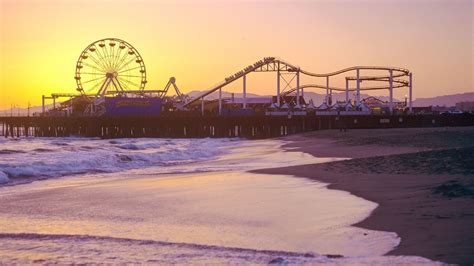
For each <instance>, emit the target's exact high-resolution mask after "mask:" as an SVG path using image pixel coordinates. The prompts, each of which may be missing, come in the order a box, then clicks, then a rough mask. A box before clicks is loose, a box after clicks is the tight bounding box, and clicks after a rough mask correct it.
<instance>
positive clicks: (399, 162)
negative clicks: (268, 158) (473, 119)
mask: <svg viewBox="0 0 474 266" xmlns="http://www.w3.org/2000/svg"><path fill="white" fill-rule="evenodd" d="M407 132H408V133H407ZM400 134H407V136H405V137H403V136H402V140H401V141H400V140H399V138H400V136H399V135H400ZM447 136H452V137H451V138H449V139H447V138H446V137H447ZM472 136H474V128H472V127H469V128H451V129H432V128H429V129H388V130H387V129H384V130H375V131H374V130H351V131H348V132H339V131H336V130H332V131H325V132H311V133H306V134H299V135H293V136H288V137H286V138H282V140H286V141H289V143H288V144H286V145H283V148H284V149H285V150H288V151H294V150H296V151H302V152H306V153H309V154H311V155H313V156H316V157H329V156H331V157H346V158H347V157H350V158H351V159H348V160H344V161H338V162H329V163H323V164H309V165H301V166H296V167H281V168H270V169H261V170H256V171H253V172H256V173H264V174H285V175H292V176H295V177H297V178H309V179H312V180H316V181H320V182H324V183H328V184H329V185H328V188H329V189H337V190H344V191H348V192H350V193H351V194H353V195H355V196H358V197H361V198H364V199H367V200H369V201H372V202H376V203H377V204H378V205H379V206H378V207H377V208H376V209H375V210H374V211H373V212H372V213H371V215H370V216H368V217H367V218H366V219H364V220H363V221H361V222H359V223H356V224H354V226H357V227H361V228H365V229H371V230H380V231H388V232H395V233H397V234H398V235H399V237H400V238H401V243H400V245H399V246H397V247H396V248H395V249H393V250H392V251H390V252H389V253H387V254H386V255H415V256H422V257H426V258H429V259H431V260H433V261H443V262H447V263H456V264H461V265H465V264H472V263H474V255H473V254H471V253H472V250H474V226H472V224H474V204H473V203H474V196H473V195H471V194H468V195H462V194H460V195H456V194H453V195H451V196H446V195H445V196H443V195H442V194H440V193H434V192H433V191H434V189H436V188H439V187H443V185H446V184H448V185H449V184H451V183H449V182H452V184H455V185H458V184H461V185H465V184H471V185H472V184H473V183H474V182H472V181H473V179H474V178H473V177H474V168H472V164H470V163H469V161H467V162H466V161H463V162H460V163H458V164H460V165H456V162H457V161H456V160H457V159H459V158H456V157H455V158H451V157H453V156H456V154H462V155H464V156H465V157H467V160H469V158H471V159H472V158H474V157H472V156H473V155H474V143H473V142H474V138H473V140H472V141H470V139H471V137H472ZM385 137H386V138H385ZM397 138H398V140H397ZM405 139H410V140H415V141H416V140H417V139H420V141H419V142H417V143H415V145H414V144H413V142H412V141H406V143H404V142H405ZM394 140H395V141H394ZM443 141H444V142H446V143H442V142H443ZM453 149H454V150H453ZM450 156H451V157H450ZM425 158H427V159H425ZM433 158H434V159H433ZM438 158H440V159H438ZM433 161H434V163H433ZM466 164H467V165H466ZM470 188H471V187H467V188H466V191H468V192H469V193H471V192H472V190H469V189H470ZM448 192H449V193H452V191H448ZM449 193H447V195H450V194H449ZM456 193H457V192H456ZM453 228H455V230H453Z"/></svg>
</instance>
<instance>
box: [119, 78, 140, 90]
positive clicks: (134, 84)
mask: <svg viewBox="0 0 474 266" xmlns="http://www.w3.org/2000/svg"><path fill="white" fill-rule="evenodd" d="M117 78H118V79H119V80H121V81H123V82H126V83H128V84H130V85H133V86H135V87H139V88H140V85H138V84H137V83H135V82H132V81H130V80H126V79H123V78H120V77H117Z"/></svg>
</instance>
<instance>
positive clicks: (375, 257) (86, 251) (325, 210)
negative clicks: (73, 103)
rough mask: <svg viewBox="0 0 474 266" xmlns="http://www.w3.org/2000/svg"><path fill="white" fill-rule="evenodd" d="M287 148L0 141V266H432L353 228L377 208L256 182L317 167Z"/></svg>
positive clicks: (380, 236)
mask: <svg viewBox="0 0 474 266" xmlns="http://www.w3.org/2000/svg"><path fill="white" fill-rule="evenodd" d="M284 143H285V142H284V141H280V140H258V141H250V140H240V139H117V140H101V139H85V138H51V139H49V138H20V139H2V140H0V182H2V185H0V262H3V263H61V264H64V263H114V264H115V263H147V264H155V263H156V264H170V263H179V264H187V263H192V264H221V263H226V264H229V263H230V264H242V263H244V264H246V263H252V264H266V263H269V262H278V263H290V264H291V263H296V264H300V263H311V264H312V263H328V264H338V265H339V264H395V263H396V264H403V263H410V264H411V263H417V264H425V263H427V264H433V263H434V262H432V261H430V260H427V259H425V258H421V257H415V256H384V254H386V253H387V252H389V251H390V250H392V249H394V248H395V247H396V246H397V245H398V244H399V243H400V238H399V237H398V236H397V235H396V234H395V233H393V232H382V231H373V230H367V229H363V228H358V227H354V226H352V224H355V223H357V222H359V221H361V220H363V219H365V218H366V217H367V216H368V215H370V213H371V212H372V211H373V210H374V209H375V208H376V207H377V204H376V203H374V202H370V201H367V200H365V199H362V198H359V197H356V196H354V195H351V194H350V193H348V192H345V191H338V190H330V189H327V187H326V186H327V184H324V183H320V182H315V181H312V180H308V179H305V178H295V177H293V176H286V175H264V174H255V173H251V172H248V171H249V170H254V169H262V168H273V167H284V166H295V165H303V164H310V163H322V162H328V161H332V160H341V159H344V158H315V157H313V156H311V155H309V154H305V153H301V152H297V151H284V150H283V149H282V148H281V146H282V145H283V144H284Z"/></svg>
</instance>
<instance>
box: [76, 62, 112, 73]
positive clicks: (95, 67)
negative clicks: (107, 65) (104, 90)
mask: <svg viewBox="0 0 474 266" xmlns="http://www.w3.org/2000/svg"><path fill="white" fill-rule="evenodd" d="M82 64H83V65H86V66H88V67H91V68H93V69H95V70H97V71H100V72H101V73H103V74H105V72H106V71H105V70H104V69H100V68H98V67H97V66H94V65H91V64H89V63H86V62H82Z"/></svg>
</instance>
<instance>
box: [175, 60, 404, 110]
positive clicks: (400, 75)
mask: <svg viewBox="0 0 474 266" xmlns="http://www.w3.org/2000/svg"><path fill="white" fill-rule="evenodd" d="M363 71H372V72H373V71H377V72H380V74H379V75H366V76H363V75H361V74H362V73H361V72H363ZM252 72H276V73H277V82H276V83H277V85H276V95H277V99H276V102H275V103H274V104H273V106H274V107H275V108H279V107H281V106H282V104H283V103H284V102H283V101H282V99H284V98H285V96H289V95H293V96H294V97H295V98H296V106H295V108H301V107H302V106H301V105H300V97H301V96H303V90H304V89H307V88H316V89H325V90H326V99H330V97H331V95H332V91H340V92H345V96H346V103H349V100H350V98H349V92H355V93H356V97H355V98H356V99H355V100H356V106H357V105H359V104H360V100H361V99H360V92H361V91H373V90H388V91H389V95H390V103H389V106H390V108H393V90H394V89H396V88H404V87H405V88H408V89H409V99H408V105H409V111H410V112H411V111H412V73H411V72H410V71H409V70H408V69H404V68H398V67H384V66H354V67H349V68H345V69H342V70H339V71H335V72H330V73H323V74H317V73H312V72H309V71H306V70H303V69H301V68H300V67H298V66H296V65H293V64H290V63H288V62H286V61H284V60H282V59H280V58H276V57H265V58H264V59H263V60H260V61H257V62H256V63H254V64H252V65H249V66H247V67H245V68H243V69H242V70H241V71H238V72H236V73H235V74H233V75H230V76H228V77H226V78H225V79H224V81H222V82H220V83H218V84H216V85H214V86H213V87H211V88H210V89H208V90H206V91H204V92H202V93H200V94H199V95H197V96H195V97H192V98H190V99H189V100H188V101H186V102H184V103H183V104H181V105H180V106H179V108H180V109H186V108H187V107H189V106H192V105H193V104H196V102H198V101H199V100H200V101H201V105H202V108H204V98H205V97H206V96H208V95H210V94H212V93H213V92H216V91H219V108H220V109H221V106H222V103H221V101H222V97H221V91H222V88H223V87H225V86H227V85H229V84H231V83H233V82H235V81H237V80H239V79H242V80H243V88H242V90H243V107H244V108H245V107H246V102H245V100H246V75H248V74H250V73H252ZM382 72H386V73H385V74H384V73H382ZM283 73H290V74H293V77H292V78H291V79H290V80H289V81H288V80H287V79H285V78H283V77H282V74H283ZM349 73H354V74H355V75H346V76H344V78H345V81H346V87H345V88H341V87H336V86H332V85H330V79H331V78H332V77H336V76H340V75H344V74H349ZM300 75H306V76H309V77H314V78H324V79H325V81H326V83H325V84H317V83H311V84H303V85H301V84H300ZM295 78H296V85H293V86H292V81H293V80H294V79H295ZM282 81H283V82H285V83H286V84H284V86H283V87H282V86H281V82H282ZM351 81H355V86H352V87H351V86H350V83H351ZM367 81H369V82H378V83H379V84H378V85H372V86H367V85H365V86H361V83H362V82H364V84H367ZM380 83H382V84H380ZM294 94H296V95H294Z"/></svg>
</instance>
